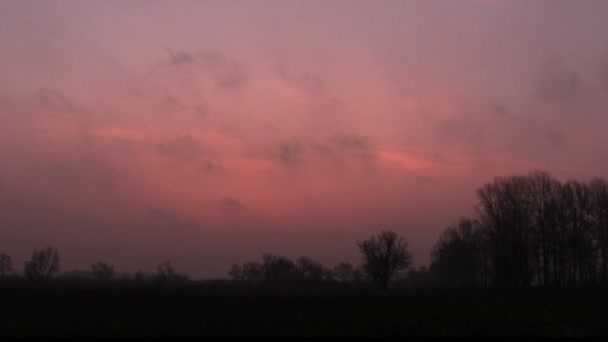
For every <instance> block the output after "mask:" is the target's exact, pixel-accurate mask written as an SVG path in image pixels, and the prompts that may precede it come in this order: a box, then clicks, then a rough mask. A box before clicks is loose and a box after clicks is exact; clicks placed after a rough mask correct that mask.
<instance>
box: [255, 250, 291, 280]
mask: <svg viewBox="0 0 608 342" xmlns="http://www.w3.org/2000/svg"><path fill="white" fill-rule="evenodd" d="M262 261H263V262H262V272H263V274H264V278H265V279H264V280H265V281H266V282H267V283H277V282H285V281H289V280H293V279H294V278H295V276H296V275H297V268H296V265H295V263H294V262H293V261H292V260H291V259H289V258H287V257H283V256H276V255H272V254H264V255H262Z"/></svg>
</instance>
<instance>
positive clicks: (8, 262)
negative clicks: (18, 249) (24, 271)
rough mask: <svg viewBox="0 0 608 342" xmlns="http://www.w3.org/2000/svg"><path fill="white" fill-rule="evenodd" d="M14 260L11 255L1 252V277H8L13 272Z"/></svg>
mask: <svg viewBox="0 0 608 342" xmlns="http://www.w3.org/2000/svg"><path fill="white" fill-rule="evenodd" d="M13 271H14V270H13V261H12V259H11V257H10V256H8V255H6V254H4V253H0V277H3V278H4V277H6V276H8V275H10V274H12V273H13Z"/></svg>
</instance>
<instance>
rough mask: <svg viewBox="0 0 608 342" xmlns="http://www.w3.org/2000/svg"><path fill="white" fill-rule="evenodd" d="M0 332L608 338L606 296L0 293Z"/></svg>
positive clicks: (128, 290)
mask: <svg viewBox="0 0 608 342" xmlns="http://www.w3.org/2000/svg"><path fill="white" fill-rule="evenodd" d="M0 335H1V336H40V335H44V336H50V335H52V336H56V335H59V336H74V335H87V336H96V335H102V336H131V335H137V336H140V335H145V336H156V335H165V336H166V335H172V336H201V335H202V336H237V335H247V336H270V335H273V336H285V335H286V336H320V335H334V336H337V335H342V336H361V335H363V336H370V335H375V336H608V291H607V290H605V289H603V290H602V289H594V290H570V291H566V290H539V289H532V290H527V291H517V292H509V293H505V292H496V291H492V292H488V291H485V292H477V293H437V292H434V293H409V294H408V293H405V292H402V291H388V292H378V291H363V290H360V289H323V290H314V291H313V290H302V289H300V290H270V289H244V288H240V289H239V288H233V287H226V288H218V287H214V288H197V289H179V290H178V289H173V290H171V289H169V290H159V289H158V288H156V287H141V288H136V287H111V288H99V287H74V286H72V287H63V286H62V287H54V288H53V287H52V288H48V287H47V288H44V289H41V288H38V289H36V288H10V287H9V288H6V287H4V288H0Z"/></svg>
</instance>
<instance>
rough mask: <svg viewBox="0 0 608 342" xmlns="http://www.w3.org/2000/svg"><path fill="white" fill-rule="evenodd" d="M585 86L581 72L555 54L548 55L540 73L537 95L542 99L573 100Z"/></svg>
mask: <svg viewBox="0 0 608 342" xmlns="http://www.w3.org/2000/svg"><path fill="white" fill-rule="evenodd" d="M582 86H583V80H582V77H581V76H580V74H579V73H578V72H577V71H575V70H570V69H568V68H567V67H566V66H564V65H563V64H562V62H561V60H560V59H559V58H557V57H556V56H555V55H551V56H549V57H547V59H546V60H545V61H544V63H543V65H542V67H541V70H540V71H539V74H538V79H537V83H536V96H537V97H538V98H540V99H542V100H572V99H574V98H576V97H577V96H578V94H579V92H580V90H581V88H582Z"/></svg>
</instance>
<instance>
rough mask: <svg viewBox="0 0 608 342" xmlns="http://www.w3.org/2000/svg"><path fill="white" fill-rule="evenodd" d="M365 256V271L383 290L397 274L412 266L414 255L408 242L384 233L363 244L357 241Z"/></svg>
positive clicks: (388, 232) (390, 233)
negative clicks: (408, 247)
mask: <svg viewBox="0 0 608 342" xmlns="http://www.w3.org/2000/svg"><path fill="white" fill-rule="evenodd" d="M357 246H358V247H359V250H360V252H361V254H362V255H363V262H364V265H363V267H364V270H365V272H366V273H368V274H369V275H370V276H371V277H372V278H373V279H374V281H375V282H377V283H378V284H379V285H380V286H381V287H382V288H383V289H386V288H388V284H389V282H390V280H391V278H392V277H393V276H394V275H395V274H396V272H398V271H401V270H404V269H406V268H408V267H409V266H410V265H411V264H412V254H411V253H410V252H409V251H408V249H407V246H408V244H407V241H406V240H405V239H403V238H402V237H399V236H398V235H397V233H395V232H393V231H386V230H385V231H382V232H381V233H380V234H378V235H377V236H372V237H371V238H369V239H368V240H365V241H363V242H359V241H357Z"/></svg>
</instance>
